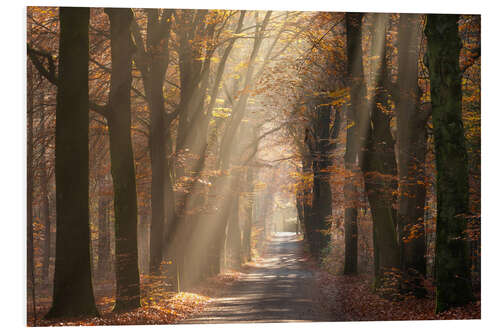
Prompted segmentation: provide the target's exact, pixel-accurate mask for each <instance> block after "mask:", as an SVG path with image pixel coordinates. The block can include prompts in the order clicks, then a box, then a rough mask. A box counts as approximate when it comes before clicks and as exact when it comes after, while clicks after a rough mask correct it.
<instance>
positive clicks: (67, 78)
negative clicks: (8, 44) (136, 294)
mask: <svg viewBox="0 0 500 333" xmlns="http://www.w3.org/2000/svg"><path fill="white" fill-rule="evenodd" d="M89 15H90V10H89V8H65V7H62V8H60V10H59V20H60V27H61V33H60V43H59V70H58V72H59V84H58V90H57V106H56V166H55V170H56V207H57V208H56V210H57V218H56V226H57V233H56V263H55V274H54V293H53V302H52V307H51V309H50V311H49V312H48V313H47V315H46V318H58V317H64V316H81V315H90V316H95V315H97V314H98V313H97V309H96V305H95V300H94V294H93V288H92V274H91V267H90V230H89V204H88V203H89V197H88V195H89V178H88V177H89V151H88V128H89V115H88V114H89V96H88V63H89V35H88V28H89Z"/></svg>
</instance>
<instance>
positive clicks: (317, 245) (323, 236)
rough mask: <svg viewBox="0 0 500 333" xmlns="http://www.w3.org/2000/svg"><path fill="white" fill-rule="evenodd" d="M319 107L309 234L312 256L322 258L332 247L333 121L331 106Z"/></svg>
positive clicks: (317, 109)
mask: <svg viewBox="0 0 500 333" xmlns="http://www.w3.org/2000/svg"><path fill="white" fill-rule="evenodd" d="M317 104H318V106H316V114H317V115H316V116H317V123H316V133H317V137H318V140H317V141H318V142H317V143H316V147H315V148H316V149H315V151H313V152H312V154H313V172H314V182H313V200H312V207H311V212H312V219H311V222H312V228H311V232H310V240H309V241H310V245H311V247H310V249H311V254H312V255H314V256H315V257H317V258H318V257H320V256H321V255H322V254H323V251H325V250H326V249H327V247H328V244H329V243H330V232H329V230H330V226H331V221H332V191H331V188H330V171H328V167H329V166H330V165H331V156H330V148H329V146H330V121H331V106H330V105H319V104H321V103H320V102H318V103H317Z"/></svg>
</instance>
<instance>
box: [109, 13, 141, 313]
mask: <svg viewBox="0 0 500 333" xmlns="http://www.w3.org/2000/svg"><path fill="white" fill-rule="evenodd" d="M105 12H106V14H107V15H108V16H109V20H110V23H111V61H112V70H111V89H110V94H109V104H108V105H109V112H110V113H109V118H108V124H109V142H110V155H111V175H112V178H113V189H114V198H115V200H114V208H115V257H116V303H115V307H114V309H113V311H115V312H119V311H126V310H131V309H135V308H138V307H140V306H141V303H140V296H141V295H140V285H139V261H138V249H137V192H136V183H135V168H134V153H133V150H132V138H131V133H130V131H131V110H130V89H131V84H132V52H133V51H132V40H131V35H130V24H131V22H132V19H133V13H132V10H130V9H128V8H120V9H115V8H113V9H106V10H105Z"/></svg>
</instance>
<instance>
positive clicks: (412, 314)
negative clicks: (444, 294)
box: [319, 271, 481, 321]
mask: <svg viewBox="0 0 500 333" xmlns="http://www.w3.org/2000/svg"><path fill="white" fill-rule="evenodd" d="M372 280H373V279H372V275H371V274H360V275H356V276H345V275H334V274H330V273H327V272H324V271H323V272H321V273H320V278H319V287H320V289H321V290H322V292H321V300H320V302H321V304H323V306H324V307H326V308H330V310H329V311H330V312H333V311H335V312H336V311H338V308H339V306H340V308H341V311H342V312H343V313H344V314H345V317H344V320H345V321H383V320H432V319H481V301H480V295H479V293H476V295H475V297H476V299H478V300H477V301H473V302H471V303H469V304H467V305H466V306H463V307H457V308H452V309H450V310H448V311H445V312H442V313H440V314H436V313H435V312H434V309H435V306H436V303H435V293H434V288H433V287H432V286H431V285H430V283H429V284H426V288H427V296H426V297H424V298H420V299H418V298H416V297H414V296H405V297H401V298H400V299H399V300H389V299H386V298H383V297H381V296H379V295H378V294H376V293H374V292H373V288H372ZM332 299H333V300H335V302H332V301H331V300H332Z"/></svg>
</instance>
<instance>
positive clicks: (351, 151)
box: [344, 13, 366, 274]
mask: <svg viewBox="0 0 500 333" xmlns="http://www.w3.org/2000/svg"><path fill="white" fill-rule="evenodd" d="M363 16H364V15H363V14H362V13H347V14H346V40H347V76H348V80H349V91H350V96H351V100H350V106H349V109H348V111H347V140H346V152H345V156H344V162H345V168H346V178H345V185H344V205H345V208H344V229H345V234H344V237H345V260H344V274H356V273H357V272H358V221H357V219H358V208H357V207H358V198H359V193H358V189H357V185H356V184H355V177H354V173H355V171H354V170H355V168H356V162H357V158H358V154H359V133H358V127H359V125H358V124H357V119H356V114H359V113H361V112H362V108H363V105H364V103H365V102H364V101H365V98H366V87H365V82H364V77H363V51H362V39H361V24H362V21H363Z"/></svg>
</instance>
